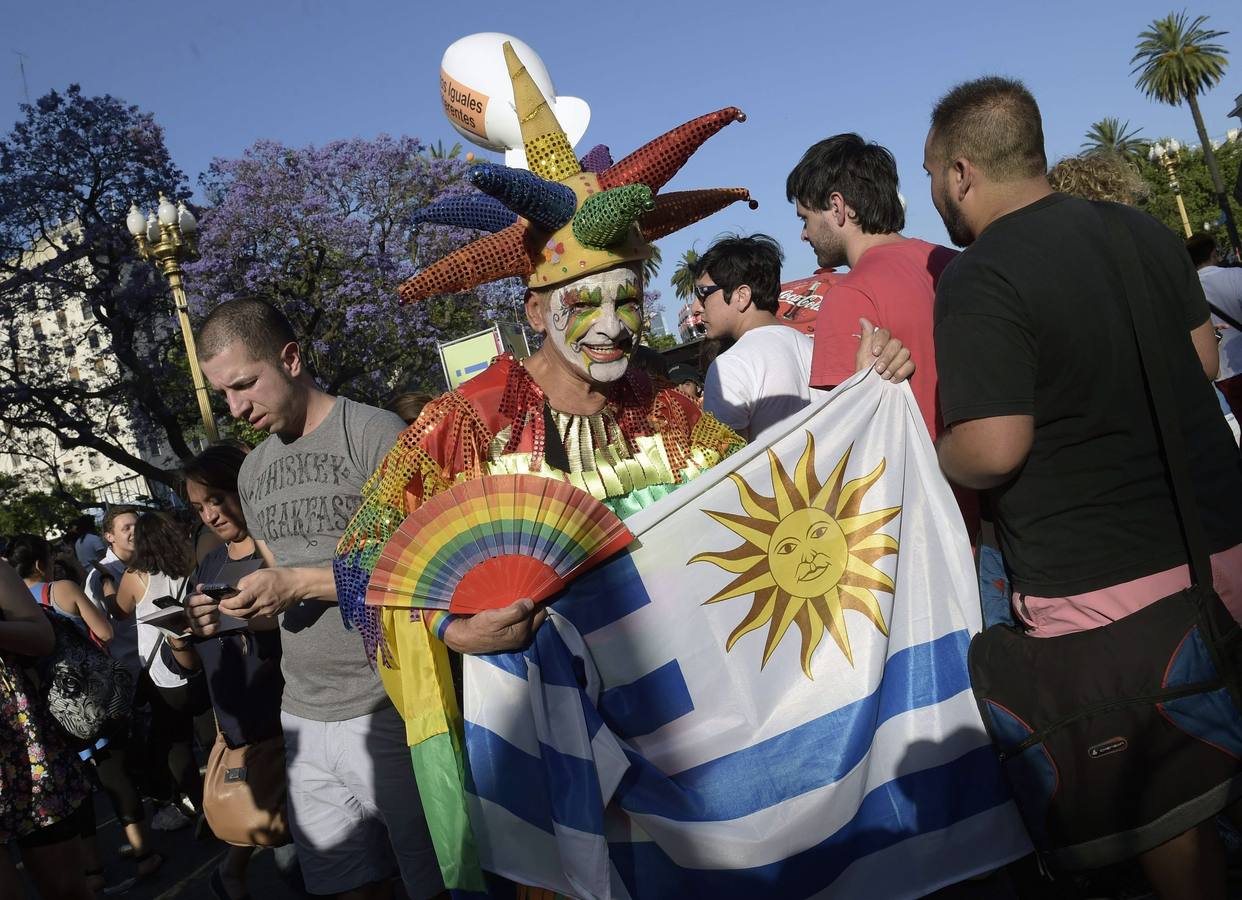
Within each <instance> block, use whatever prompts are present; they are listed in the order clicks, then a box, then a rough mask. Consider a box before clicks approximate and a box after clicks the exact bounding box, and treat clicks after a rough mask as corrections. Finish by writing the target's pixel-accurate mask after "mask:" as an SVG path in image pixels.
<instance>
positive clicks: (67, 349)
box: [60, 341, 74, 358]
mask: <svg viewBox="0 0 1242 900" xmlns="http://www.w3.org/2000/svg"><path fill="white" fill-rule="evenodd" d="M60 349H61V351H62V352H64V354H65V356H68V357H70V358H72V357H73V351H74V346H73V341H65V342H64V343H63V344H61V346H60Z"/></svg>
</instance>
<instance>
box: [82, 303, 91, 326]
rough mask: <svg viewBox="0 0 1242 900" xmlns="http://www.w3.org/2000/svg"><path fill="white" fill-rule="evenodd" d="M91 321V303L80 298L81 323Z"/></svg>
mask: <svg viewBox="0 0 1242 900" xmlns="http://www.w3.org/2000/svg"><path fill="white" fill-rule="evenodd" d="M90 320H91V301H89V300H87V299H86V298H85V297H83V298H82V321H83V322H89V321H90Z"/></svg>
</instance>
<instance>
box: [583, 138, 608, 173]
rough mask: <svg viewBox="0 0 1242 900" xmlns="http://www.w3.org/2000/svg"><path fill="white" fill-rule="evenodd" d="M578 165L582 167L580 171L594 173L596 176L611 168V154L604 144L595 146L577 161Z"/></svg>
mask: <svg viewBox="0 0 1242 900" xmlns="http://www.w3.org/2000/svg"><path fill="white" fill-rule="evenodd" d="M578 165H580V166H582V171H584V172H594V173H595V174H596V175H598V174H599V173H600V172H603V171H604V170H606V169H611V168H612V152H611V151H610V150H609V149H608V147H607V146H606V145H605V144H596V145H595V146H594V147H592V148H591V149H590V150H588V151H587V152H586V156H584V157H582V159H580V160H579V161H578Z"/></svg>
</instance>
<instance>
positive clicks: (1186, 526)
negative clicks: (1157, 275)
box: [1092, 202, 1212, 588]
mask: <svg viewBox="0 0 1242 900" xmlns="http://www.w3.org/2000/svg"><path fill="white" fill-rule="evenodd" d="M1092 206H1094V207H1095V208H1096V210H1097V211H1098V212H1099V214H1100V218H1101V219H1103V221H1104V226H1105V229H1106V230H1107V232H1108V237H1109V240H1110V242H1111V244H1112V249H1113V256H1114V259H1113V262H1114V263H1115V264H1116V265H1117V266H1118V267H1119V268H1120V275H1121V284H1122V287H1123V288H1124V293H1125V297H1126V309H1127V310H1128V312H1129V313H1130V324H1131V325H1132V326H1133V327H1134V336H1135V338H1136V339H1137V341H1138V348H1139V361H1140V363H1141V364H1142V367H1143V378H1144V380H1145V381H1146V384H1147V392H1148V395H1149V396H1150V397H1151V403H1152V412H1153V417H1154V419H1155V424H1156V432H1157V435H1158V437H1159V439H1160V445H1161V447H1162V449H1163V450H1164V462H1165V465H1166V466H1167V468H1168V471H1169V477H1170V480H1171V482H1172V485H1173V500H1174V503H1175V505H1176V507H1177V517H1178V520H1179V523H1180V525H1181V533H1182V540H1183V541H1184V542H1185V544H1186V551H1187V559H1188V560H1189V561H1190V574H1191V577H1192V579H1193V583H1195V584H1198V585H1200V586H1202V587H1209V588H1210V587H1211V586H1212V562H1211V556H1210V555H1209V553H1208V545H1207V537H1206V536H1205V534H1204V531H1203V521H1202V519H1200V518H1199V510H1198V505H1197V504H1196V502H1195V496H1194V487H1193V483H1192V481H1191V478H1190V464H1189V462H1188V459H1189V457H1188V456H1187V453H1186V442H1185V439H1184V437H1183V434H1182V428H1181V417H1180V415H1179V414H1178V410H1177V402H1176V400H1175V399H1174V397H1173V387H1172V381H1171V379H1170V366H1169V359H1168V353H1167V351H1166V349H1165V344H1164V339H1162V338H1161V336H1160V328H1159V326H1158V325H1157V322H1156V310H1155V307H1154V306H1153V304H1152V300H1151V295H1150V293H1149V292H1148V290H1147V279H1146V278H1144V277H1143V264H1142V262H1141V261H1140V260H1139V255H1138V250H1137V248H1136V247H1135V243H1134V236H1133V235H1132V234H1131V233H1130V228H1129V226H1128V225H1127V224H1126V221H1125V218H1124V215H1123V213H1122V211H1121V209H1120V207H1118V206H1116V205H1114V204H1111V203H1101V202H1092ZM1205 379H1206V376H1205Z"/></svg>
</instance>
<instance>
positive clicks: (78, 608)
mask: <svg viewBox="0 0 1242 900" xmlns="http://www.w3.org/2000/svg"><path fill="white" fill-rule="evenodd" d="M52 590H53V592H54V593H53V600H52V602H53V603H55V604H56V605H57V606H59V607H60V608H61V609H64V610H65V611H66V612H70V611H71V612H72V614H73V615H76V616H77V617H78V618H80V619H81V620H82V621H83V622H85V623H86V627H87V628H89V629H90V630H91V633H92V634H93V635H95V637H97V638H99V639H100V640H101V641H103V642H104V643H105V644H106V643H107V642H108V641H110V640H112V620H111V619H109V618H108V617H107V616H106V615H104V614H103V612H102V611H101V610H100V609H99V607H98V606H96V605H95V604H94V603H91V601H90V600H88V599H87V598H86V594H84V593H83V592H82V589H81V588H80V587H78V586H77V585H76V584H74V583H73V582H72V581H58V582H56V583H55V584H54V585H52Z"/></svg>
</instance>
